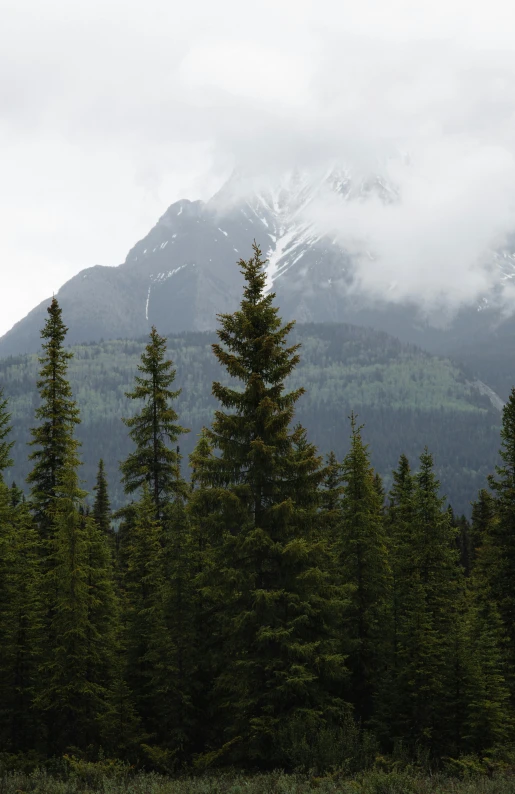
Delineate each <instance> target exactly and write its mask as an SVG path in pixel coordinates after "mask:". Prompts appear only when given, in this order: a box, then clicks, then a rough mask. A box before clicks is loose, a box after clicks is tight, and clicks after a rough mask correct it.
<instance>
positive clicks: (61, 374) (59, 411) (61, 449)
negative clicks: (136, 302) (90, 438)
mask: <svg viewBox="0 0 515 794" xmlns="http://www.w3.org/2000/svg"><path fill="white" fill-rule="evenodd" d="M47 311H48V319H47V322H46V323H45V327H44V328H43V330H42V332H41V337H42V339H43V340H44V341H43V354H42V355H41V356H40V359H39V361H40V364H41V370H40V377H39V380H38V383H37V387H38V389H39V393H40V397H41V405H40V406H39V407H38V408H37V409H36V418H37V419H39V420H40V424H39V425H38V426H37V427H35V428H33V429H32V431H31V433H32V441H31V442H30V444H31V446H32V447H34V451H33V452H32V453H31V454H30V456H29V458H30V460H31V461H33V464H34V465H33V468H32V471H31V472H30V474H29V476H28V477H27V482H28V483H29V484H30V485H31V503H32V507H33V510H34V515H35V518H36V523H37V525H38V527H39V531H40V533H41V536H42V537H43V538H46V537H48V533H49V531H50V525H51V523H52V519H51V515H50V513H51V510H50V507H51V505H52V502H53V500H54V498H55V496H56V488H57V484H58V481H59V477H60V473H61V471H62V469H63V467H64V465H65V462H66V461H67V460H69V459H70V456H72V457H74V458H75V456H76V453H77V448H78V442H77V441H76V440H75V438H74V436H73V432H74V428H75V426H76V425H77V424H79V422H80V419H79V412H78V409H77V406H76V404H75V402H74V400H73V396H72V391H71V387H70V384H69V381H68V380H67V377H66V375H67V370H68V362H69V360H70V359H71V358H72V355H73V354H72V353H71V352H69V351H67V350H65V349H64V347H63V344H64V340H65V337H66V333H67V331H68V329H67V327H66V326H65V325H64V323H63V320H62V316H61V315H62V310H61V307H60V306H59V303H58V302H57V298H55V297H54V298H53V299H52V302H51V304H50V306H49V307H48V310H47Z"/></svg>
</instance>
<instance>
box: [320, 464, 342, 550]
mask: <svg viewBox="0 0 515 794" xmlns="http://www.w3.org/2000/svg"><path fill="white" fill-rule="evenodd" d="M344 490H345V489H344V486H343V474H342V466H341V463H338V460H337V459H336V455H335V454H334V452H330V453H329V455H328V456H327V460H326V467H325V477H324V488H323V490H322V494H321V508H322V509H321V522H320V524H321V526H323V531H324V532H326V533H327V537H328V539H330V541H331V542H332V543H335V542H337V541H339V539H340V535H341V529H340V522H341V503H342V496H343V492H344Z"/></svg>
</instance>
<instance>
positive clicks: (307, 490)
mask: <svg viewBox="0 0 515 794" xmlns="http://www.w3.org/2000/svg"><path fill="white" fill-rule="evenodd" d="M239 266H240V269H241V272H242V274H243V276H244V279H245V286H244V293H243V299H242V301H241V305H240V308H239V310H238V311H236V312H235V313H234V314H224V315H220V317H219V319H220V324H221V327H220V328H219V330H218V337H219V340H220V341H219V343H217V344H215V345H213V350H214V353H215V356H216V358H217V359H218V361H219V362H220V364H221V365H222V366H223V367H224V368H225V369H226V371H227V372H228V374H229V375H231V376H232V378H235V379H237V380H238V381H239V383H240V385H241V389H238V388H233V387H232V386H226V385H223V384H222V383H220V382H215V383H214V384H213V394H214V396H215V397H216V398H217V400H218V401H219V403H220V405H221V408H220V409H218V410H217V411H216V412H215V417H214V421H213V425H212V428H211V429H210V430H209V431H208V434H207V435H208V439H209V441H210V442H211V444H212V445H213V447H214V449H215V450H216V451H217V453H218V454H217V455H215V456H214V457H213V458H212V460H209V461H208V462H207V465H206V468H205V473H204V482H205V487H207V488H208V489H209V490H210V491H211V497H212V496H213V495H215V497H216V506H215V509H214V511H213V514H212V515H211V516H210V518H209V521H208V526H209V529H210V538H209V544H208V545H209V548H208V552H207V555H206V556H207V557H208V563H207V565H206V568H205V571H204V572H203V575H202V577H201V580H200V586H201V590H202V592H203V593H204V594H205V595H206V597H208V598H210V599H211V600H212V602H213V604H214V611H215V614H216V620H215V623H216V631H215V637H216V638H217V639H218V643H219V644H218V649H217V651H216V650H214V651H213V658H214V659H215V660H216V664H215V669H214V676H215V681H214V690H213V698H212V704H213V709H214V715H213V722H214V727H215V732H214V734H213V742H214V743H215V746H216V745H218V747H219V746H220V744H223V743H224V742H225V743H226V748H229V747H232V748H233V749H232V757H233V758H237V759H239V760H240V761H242V762H243V761H244V762H246V763H251V764H252V763H256V762H259V763H261V764H268V765H270V764H271V765H276V764H283V765H284V764H288V763H289V762H290V760H289V759H291V753H292V752H294V745H295V743H296V742H298V741H300V739H301V736H300V735H299V732H300V733H302V732H303V736H304V740H305V735H306V732H307V731H309V730H312V731H314V733H315V734H316V731H317V729H319V728H321V727H322V726H323V725H324V724H325V721H326V720H328V719H330V718H331V715H332V714H334V709H333V707H335V708H336V706H337V705H338V703H337V701H336V700H335V699H334V698H332V697H331V696H330V695H329V681H332V680H333V679H339V677H340V676H341V675H342V667H343V662H342V657H341V655H340V654H339V652H338V649H337V643H336V640H335V628H334V625H333V623H334V621H336V620H338V616H339V611H340V606H341V600H340V594H339V592H338V591H337V589H336V588H334V586H333V583H332V580H331V575H330V566H329V563H328V549H327V544H324V542H323V541H322V539H321V538H319V537H318V531H317V515H318V508H319V506H320V485H321V483H322V481H323V478H324V470H323V468H322V466H321V462H320V459H319V458H318V456H317V455H316V454H315V453H314V449H313V447H312V445H309V444H306V442H305V438H304V431H303V429H302V428H301V427H296V428H295V429H293V430H292V429H291V423H292V420H293V416H294V410H295V404H296V402H297V400H298V399H299V398H300V396H301V394H302V391H303V390H302V389H298V390H295V391H290V392H288V391H286V389H285V383H284V382H285V379H286V378H287V376H288V375H289V374H290V373H291V372H292V371H293V369H294V368H295V366H296V365H297V363H298V360H299V356H298V352H297V351H298V346H297V345H293V346H290V347H288V346H287V343H286V342H287V336H288V334H289V332H290V330H291V328H292V325H293V324H292V323H288V324H286V325H282V323H281V320H280V318H279V317H278V310H277V308H275V307H274V305H273V299H274V295H273V294H266V291H265V285H266V273H265V269H264V262H263V260H262V258H261V252H260V250H259V248H258V246H257V245H256V244H254V254H253V256H252V257H251V259H249V260H248V261H244V260H240V262H239ZM217 654H218V655H217Z"/></svg>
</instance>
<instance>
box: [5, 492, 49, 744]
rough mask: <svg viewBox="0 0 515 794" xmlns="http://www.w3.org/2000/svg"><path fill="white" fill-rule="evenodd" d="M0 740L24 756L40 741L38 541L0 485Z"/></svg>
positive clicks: (21, 508) (20, 505) (25, 514)
mask: <svg viewBox="0 0 515 794" xmlns="http://www.w3.org/2000/svg"><path fill="white" fill-rule="evenodd" d="M0 592H1V593H2V594H3V596H4V597H1V596H0V726H1V727H0V742H1V745H2V747H3V748H4V749H9V750H10V751H11V752H15V753H16V752H20V751H21V752H23V751H28V750H31V749H33V748H34V747H35V746H36V745H37V744H38V743H39V741H40V740H41V727H42V726H41V723H40V720H39V715H38V714H37V711H36V710H35V708H34V705H33V704H34V699H35V696H36V693H37V689H38V684H39V681H38V664H39V661H40V654H41V647H42V628H43V610H42V602H41V572H40V554H39V542H38V537H37V533H36V530H35V528H34V525H33V522H32V517H31V515H30V513H29V510H28V508H27V505H26V504H25V502H24V501H23V500H20V501H18V502H16V503H14V502H13V494H12V492H9V491H8V489H7V488H6V487H5V486H4V485H3V484H2V485H0Z"/></svg>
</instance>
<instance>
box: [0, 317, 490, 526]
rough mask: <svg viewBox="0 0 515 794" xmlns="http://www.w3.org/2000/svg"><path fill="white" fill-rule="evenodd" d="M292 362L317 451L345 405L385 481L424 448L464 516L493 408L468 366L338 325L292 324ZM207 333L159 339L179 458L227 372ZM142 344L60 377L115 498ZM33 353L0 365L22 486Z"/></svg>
mask: <svg viewBox="0 0 515 794" xmlns="http://www.w3.org/2000/svg"><path fill="white" fill-rule="evenodd" d="M291 336H292V339H293V340H295V341H298V342H300V344H301V345H302V347H301V349H300V363H299V366H298V367H297V368H296V370H295V371H294V372H293V373H292V375H291V376H290V378H289V380H288V385H289V386H290V387H291V388H297V387H298V386H303V387H304V388H305V390H306V393H305V394H304V396H303V397H302V399H301V400H300V401H299V404H298V409H297V417H298V420H299V421H300V422H302V424H304V425H305V427H306V428H307V430H308V434H309V438H310V440H312V441H313V442H314V443H315V444H317V446H318V447H319V448H320V450H321V451H322V452H329V451H330V450H331V449H332V450H334V451H335V453H336V454H337V455H338V456H339V457H342V456H343V455H344V454H345V452H346V451H347V449H348V438H349V432H350V428H349V421H348V417H349V415H350V412H351V411H355V412H356V413H357V414H358V415H359V421H360V422H363V423H364V424H365V429H364V437H365V439H366V441H367V442H369V443H370V447H371V454H372V462H373V464H374V466H375V467H376V468H377V469H378V471H379V472H380V473H381V474H382V475H384V476H385V479H386V482H387V483H388V482H389V480H390V476H391V475H390V472H391V470H392V469H393V468H395V466H396V463H397V460H398V457H399V455H400V454H401V453H403V452H404V453H406V454H407V455H408V456H409V457H410V458H416V457H417V456H418V455H419V454H420V452H421V451H422V449H423V447H424V446H425V445H426V444H429V445H430V447H431V451H432V452H433V454H434V457H435V462H436V469H437V472H438V474H439V476H440V478H441V480H442V485H443V489H444V492H445V493H446V494H447V496H448V498H449V500H450V501H451V503H452V505H453V507H454V509H455V510H456V511H458V512H465V513H469V511H470V502H471V500H472V499H473V498H474V494H475V493H476V491H477V490H478V488H479V487H481V485H482V483H483V482H484V479H485V477H486V475H487V473H488V472H490V471H491V470H492V469H493V466H494V464H495V461H496V456H497V448H498V433H499V426H500V414H499V412H498V411H496V410H495V409H494V408H493V407H492V405H491V404H490V402H489V400H488V399H487V398H486V397H484V396H481V395H480V394H479V392H478V391H477V390H476V389H475V388H474V387H473V386H471V385H470V383H469V382H468V380H467V376H466V374H464V373H463V371H462V370H460V368H459V367H458V366H457V365H455V364H453V363H451V362H450V361H449V360H447V359H443V358H437V357H434V356H431V355H429V354H427V353H424V352H423V351H421V350H419V349H418V348H415V347H411V346H408V345H403V344H401V343H400V342H399V341H398V340H396V339H394V338H393V337H391V336H389V335H387V334H384V333H381V332H377V331H372V330H369V329H364V328H358V327H356V326H350V325H344V324H328V325H299V326H296V327H295V328H294V330H293V332H292V335H291ZM214 340H215V334H211V333H185V334H181V335H179V336H176V337H170V338H169V339H168V350H169V354H170V357H171V358H172V360H173V361H174V364H175V366H176V368H177V381H176V382H177V384H178V387H179V388H181V389H182V392H181V394H180V396H179V398H178V401H177V405H178V410H179V412H180V416H181V419H182V422H183V424H184V425H185V427H187V428H190V429H191V432H190V433H188V434H186V435H184V436H182V437H181V439H180V445H181V450H182V451H183V453H184V454H185V455H187V454H189V453H190V452H191V450H192V449H193V447H194V445H195V443H196V441H197V437H198V433H199V432H200V430H201V428H202V426H203V425H208V424H209V423H210V421H211V419H212V415H213V410H214V407H215V400H214V398H213V396H212V395H211V384H212V381H213V380H216V379H218V378H220V379H221V380H222V382H228V381H229V376H228V375H227V374H226V373H225V372H224V371H223V370H222V369H221V368H220V366H219V364H218V361H217V360H216V358H215V357H214V356H213V353H212V350H211V343H212V342H213V341H214ZM145 343H146V340H139V341H109V342H101V343H98V344H90V345H78V346H74V347H73V353H74V356H73V359H72V360H71V362H70V370H69V377H70V382H71V384H72V388H73V393H74V395H75V397H76V399H77V404H78V406H79V409H80V413H81V417H82V424H81V425H80V427H79V429H78V437H79V439H80V440H81V441H82V444H83V448H82V456H83V459H84V467H83V469H82V472H83V477H84V479H85V483H86V487H87V488H91V486H92V484H93V481H94V476H95V471H96V465H97V462H98V459H99V457H102V458H103V459H104V461H105V463H106V468H107V473H108V478H109V482H110V487H111V490H112V499H113V503H114V504H115V505H117V506H119V505H121V503H122V501H123V495H122V490H121V487H120V485H119V479H120V477H119V469H118V464H119V461H121V460H123V459H124V457H126V455H127V454H128V451H129V449H130V442H129V440H128V437H127V432H126V428H125V427H124V425H123V423H122V421H121V417H123V416H130V415H131V413H132V412H133V411H134V410H135V408H134V405H133V403H132V401H130V400H128V399H127V398H126V397H125V392H126V391H127V390H129V389H130V388H131V384H132V380H133V377H134V373H135V371H136V367H137V365H138V362H139V358H140V355H141V353H142V350H143V349H144V345H145ZM37 370H38V362H37V356H36V355H31V356H20V357H13V358H7V359H4V360H1V361H0V384H1V385H3V387H4V390H5V395H6V396H7V397H8V398H9V402H10V410H11V413H12V421H13V425H14V430H15V434H16V438H17V439H18V444H17V447H16V449H15V451H14V461H15V463H14V467H13V468H12V469H11V470H10V471H9V473H8V478H9V479H10V480H12V479H15V481H16V482H17V483H20V484H23V482H24V480H25V477H26V474H27V472H28V464H27V461H26V450H25V443H26V442H27V441H28V439H29V428H30V427H31V426H32V424H33V421H34V420H33V414H34V409H35V407H36V406H37V404H38V397H37V394H36V392H35V389H34V385H35V381H36V377H37Z"/></svg>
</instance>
